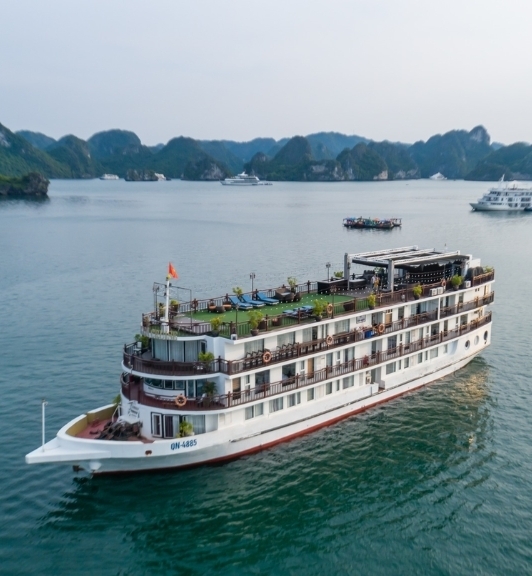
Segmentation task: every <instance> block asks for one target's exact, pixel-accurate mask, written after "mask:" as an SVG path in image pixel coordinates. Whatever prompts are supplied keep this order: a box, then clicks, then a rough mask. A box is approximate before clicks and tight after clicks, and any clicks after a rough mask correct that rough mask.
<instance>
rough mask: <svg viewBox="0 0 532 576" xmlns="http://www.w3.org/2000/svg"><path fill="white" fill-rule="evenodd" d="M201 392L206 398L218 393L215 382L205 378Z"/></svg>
mask: <svg viewBox="0 0 532 576" xmlns="http://www.w3.org/2000/svg"><path fill="white" fill-rule="evenodd" d="M202 393H203V394H206V395H207V397H208V398H213V397H214V396H215V395H216V394H217V393H218V388H217V387H216V382H213V381H212V380H207V381H206V382H204V383H203V388H202Z"/></svg>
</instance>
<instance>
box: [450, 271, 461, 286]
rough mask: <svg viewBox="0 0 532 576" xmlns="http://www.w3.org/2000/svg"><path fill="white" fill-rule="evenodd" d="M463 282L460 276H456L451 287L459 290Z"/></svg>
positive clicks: (452, 279)
mask: <svg viewBox="0 0 532 576" xmlns="http://www.w3.org/2000/svg"><path fill="white" fill-rule="evenodd" d="M462 282H463V280H462V277H461V276H458V274H455V275H454V276H453V277H452V278H451V285H452V287H453V288H454V289H455V290H458V288H459V287H460V286H461V284H462Z"/></svg>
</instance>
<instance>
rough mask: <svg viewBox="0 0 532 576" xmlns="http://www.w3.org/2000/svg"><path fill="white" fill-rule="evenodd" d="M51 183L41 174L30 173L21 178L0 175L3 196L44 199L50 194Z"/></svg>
mask: <svg viewBox="0 0 532 576" xmlns="http://www.w3.org/2000/svg"><path fill="white" fill-rule="evenodd" d="M49 184H50V181H49V180H47V179H46V178H44V176H42V175H41V174H38V173H36V172H30V173H29V174H25V175H24V176H21V177H16V176H15V177H8V176H2V175H1V174H0V197H1V196H24V197H42V196H47V194H48V185H49Z"/></svg>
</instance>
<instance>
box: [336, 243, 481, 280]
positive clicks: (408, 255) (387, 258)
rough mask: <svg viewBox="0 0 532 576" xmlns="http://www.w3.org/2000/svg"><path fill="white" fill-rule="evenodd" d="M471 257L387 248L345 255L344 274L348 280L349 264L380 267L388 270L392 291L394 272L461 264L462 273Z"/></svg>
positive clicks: (458, 252) (411, 247)
mask: <svg viewBox="0 0 532 576" xmlns="http://www.w3.org/2000/svg"><path fill="white" fill-rule="evenodd" d="M470 260H471V255H469V254H460V250H456V251H453V252H438V251H437V250H436V249H435V248H419V247H418V246H404V247H402V248H388V249H385V250H375V251H373V252H360V253H358V254H348V253H346V254H345V257H344V273H345V276H346V278H349V269H350V268H351V264H360V265H363V266H369V267H373V268H375V267H380V268H386V269H387V270H388V285H389V286H390V289H391V290H393V280H394V276H395V270H412V269H413V268H422V267H423V266H426V265H431V264H437V265H439V266H445V265H446V264H450V263H456V262H461V263H462V267H463V271H462V272H463V273H464V274H465V271H466V270H467V267H468V263H469V262H470Z"/></svg>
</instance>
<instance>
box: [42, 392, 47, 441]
mask: <svg viewBox="0 0 532 576" xmlns="http://www.w3.org/2000/svg"><path fill="white" fill-rule="evenodd" d="M47 404H48V402H47V401H46V400H45V399H44V398H43V399H42V400H41V410H42V451H43V452H44V444H45V442H46V439H45V425H44V424H45V417H46V405H47Z"/></svg>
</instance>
